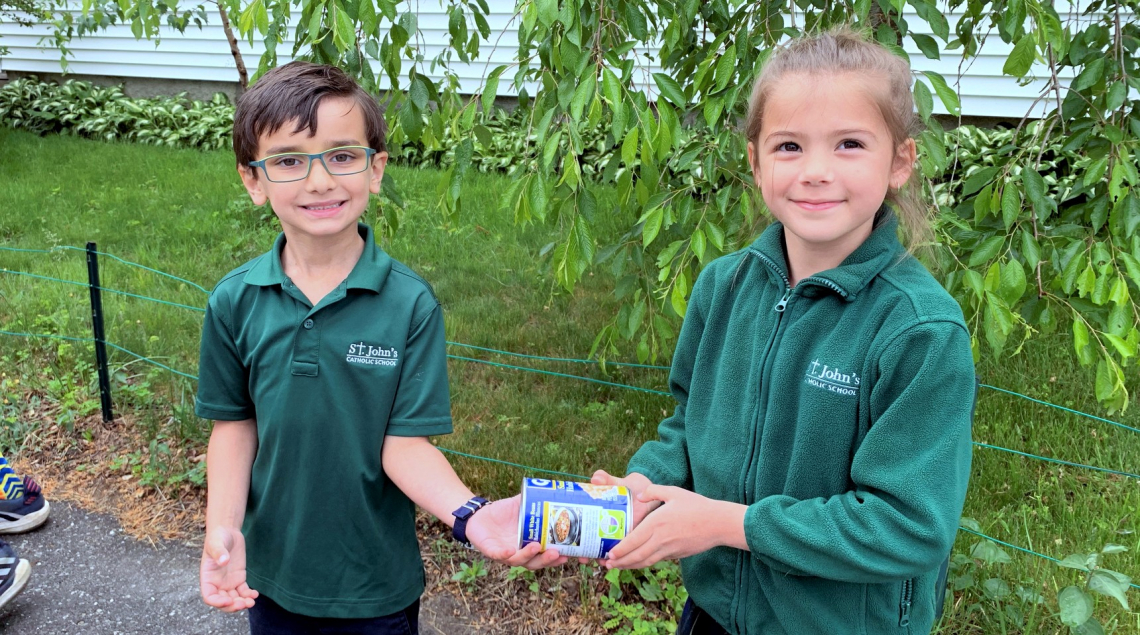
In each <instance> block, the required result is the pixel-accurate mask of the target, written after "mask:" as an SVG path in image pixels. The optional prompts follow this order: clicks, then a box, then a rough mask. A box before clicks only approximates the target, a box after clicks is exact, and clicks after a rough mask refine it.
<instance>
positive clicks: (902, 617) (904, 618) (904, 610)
mask: <svg viewBox="0 0 1140 635" xmlns="http://www.w3.org/2000/svg"><path fill="white" fill-rule="evenodd" d="M913 601H914V579H913V578H912V579H910V580H904V581H903V583H902V594H901V596H900V597H899V627H901V628H906V629H907V632H909V631H910V628H909V626H910V607H911V604H912V603H913Z"/></svg>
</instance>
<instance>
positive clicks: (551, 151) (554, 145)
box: [542, 130, 562, 170]
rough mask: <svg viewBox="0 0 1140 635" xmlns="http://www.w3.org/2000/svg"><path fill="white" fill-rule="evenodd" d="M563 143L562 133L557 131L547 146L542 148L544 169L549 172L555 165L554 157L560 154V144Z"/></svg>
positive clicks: (551, 136)
mask: <svg viewBox="0 0 1140 635" xmlns="http://www.w3.org/2000/svg"><path fill="white" fill-rule="evenodd" d="M561 141H562V131H561V130H556V131H554V134H552V135H550V138H549V139H547V140H546V146H545V147H543V148H542V167H543V169H546V170H549V169H550V166H551V165H553V163H554V155H555V154H556V153H557V152H558V144H559V142H561Z"/></svg>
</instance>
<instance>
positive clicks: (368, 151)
mask: <svg viewBox="0 0 1140 635" xmlns="http://www.w3.org/2000/svg"><path fill="white" fill-rule="evenodd" d="M337 150H364V153H365V155H364V158H365V164H364V167H363V168H361V169H359V170H357V171H355V172H341V173H339V174H336V173H334V172H333V171H332V170H330V169H329V164H328V163H325V155H326V154H328V153H330V152H336V151H337ZM377 153H378V151H377V150H373V149H372V148H369V147H366V146H337V147H335V148H329V149H328V150H325V151H324V152H318V153H316V154H308V153H305V152H279V153H277V154H271V155H269V156H267V157H265V158H264V159H260V160H258V161H250V162H249V166H250V167H251V168H261V171H262V172H264V173H265V178H266V179H268V180H269V182H270V183H293V182H294V181H304V180H305V179H307V178H309V174H310V173H311V172H312V171H313V164H314V163H316V161H320V162H321V165H323V166H324V167H325V172H327V173H328V174H329V175H330V176H350V175H353V174H360V173H361V172H364V171H366V170H368V168H369V167H371V166H372V156H373V155H375V154H377ZM283 156H297V157H308V158H309V169H307V170H305V175H304V176H300V177H297V178H295V179H288V180H286V181H277V180H274V179H273V178H271V177H270V176H269V170H267V169H266V168H265V162H266V161H268V160H270V159H273V158H276V157H283ZM314 159H316V161H314Z"/></svg>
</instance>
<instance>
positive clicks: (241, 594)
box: [199, 527, 257, 613]
mask: <svg viewBox="0 0 1140 635" xmlns="http://www.w3.org/2000/svg"><path fill="white" fill-rule="evenodd" d="M199 586H200V587H201V591H202V601H204V602H205V603H206V604H208V605H210V606H212V607H214V608H218V609H221V610H222V611H224V612H226V613H234V612H237V611H240V610H242V609H248V608H249V607H251V606H253V602H254V600H255V599H257V591H254V590H253V589H251V588H249V585H248V584H246V581H245V538H244V537H243V536H242V535H241V531H239V530H237V529H234V528H232V527H215V528H214V529H213V531H211V532H210V533H209V534H208V535H207V536H206V542H205V544H204V545H203V548H202V566H201V569H200V571H199Z"/></svg>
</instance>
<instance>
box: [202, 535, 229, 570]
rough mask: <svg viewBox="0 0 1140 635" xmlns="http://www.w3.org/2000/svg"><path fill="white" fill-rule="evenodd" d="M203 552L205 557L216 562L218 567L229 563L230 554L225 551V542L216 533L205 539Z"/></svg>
mask: <svg viewBox="0 0 1140 635" xmlns="http://www.w3.org/2000/svg"><path fill="white" fill-rule="evenodd" d="M205 551H206V555H207V556H209V557H210V559H211V560H213V561H214V562H216V563H217V564H218V566H222V565H224V564H226V563H227V562H229V561H230V552H229V550H227V549H226V544H225V540H224V539H223V538H222V537H221V536H219V535H217V534H216V533H215V534H212V535H210V537H209V538H207V539H206V545H205Z"/></svg>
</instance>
